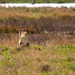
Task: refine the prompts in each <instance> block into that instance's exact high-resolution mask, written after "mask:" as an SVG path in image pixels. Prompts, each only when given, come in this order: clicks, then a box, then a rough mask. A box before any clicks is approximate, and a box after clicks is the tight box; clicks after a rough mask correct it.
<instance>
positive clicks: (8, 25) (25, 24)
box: [0, 8, 75, 75]
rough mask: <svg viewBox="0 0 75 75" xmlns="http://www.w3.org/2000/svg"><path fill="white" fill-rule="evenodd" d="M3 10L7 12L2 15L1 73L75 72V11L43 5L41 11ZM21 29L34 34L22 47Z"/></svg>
mask: <svg viewBox="0 0 75 75" xmlns="http://www.w3.org/2000/svg"><path fill="white" fill-rule="evenodd" d="M24 9H25V10H27V12H26V11H25V12H24V11H23V10H24ZM0 10H1V11H0V14H3V15H0V16H1V17H0V33H1V34H0V75H75V32H74V25H75V17H74V16H75V14H74V13H75V11H72V10H71V9H66V8H65V9H63V8H62V9H58V8H56V9H54V8H51V9H49V8H43V9H42V10H41V9H40V12H39V11H38V12H37V13H34V11H33V10H35V9H27V8H22V9H20V8H12V9H10V8H9V9H5V8H1V9H0ZM45 10H47V12H44V11H45ZM60 10H61V11H60ZM28 11H29V12H28ZM32 11H33V12H32ZM56 11H57V12H56ZM4 12H6V13H5V14H4ZM21 12H22V13H21ZM43 12H44V13H43ZM58 12H59V14H58ZM60 12H63V13H60ZM25 13H26V14H25ZM54 13H55V14H54ZM27 14H29V15H27ZM31 14H32V16H31ZM35 14H36V15H39V16H40V17H36V15H35ZM67 14H68V15H67ZM33 15H35V16H34V17H33ZM48 15H50V16H48ZM65 15H66V16H65ZM42 16H44V17H42ZM30 17H31V18H30ZM35 18H36V19H35ZM21 28H25V29H27V30H28V32H29V33H32V34H29V35H28V42H29V43H30V46H29V47H19V46H18V39H19V38H18V31H19V30H20V29H21ZM36 29H37V30H36ZM68 31H69V32H68ZM36 33H38V34H36Z"/></svg>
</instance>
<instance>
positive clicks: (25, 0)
mask: <svg viewBox="0 0 75 75" xmlns="http://www.w3.org/2000/svg"><path fill="white" fill-rule="evenodd" d="M32 1H33V0H0V3H31V2H32ZM35 1H36V3H58V2H61V3H74V2H75V0H35Z"/></svg>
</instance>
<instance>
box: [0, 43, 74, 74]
mask: <svg viewBox="0 0 75 75" xmlns="http://www.w3.org/2000/svg"><path fill="white" fill-rule="evenodd" d="M0 75H75V45H56V46H54V45H50V44H49V46H46V45H45V46H42V45H40V46H39V45H31V46H30V47H23V48H19V47H3V46H0Z"/></svg>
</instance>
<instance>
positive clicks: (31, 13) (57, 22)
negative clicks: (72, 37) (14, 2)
mask: <svg viewBox="0 0 75 75" xmlns="http://www.w3.org/2000/svg"><path fill="white" fill-rule="evenodd" d="M73 9H74V8H70V9H68V8H65V7H62V8H2V7H0V32H1V33H2V32H4V33H9V32H16V33H17V32H18V31H19V30H20V29H22V28H24V29H25V30H27V31H28V32H29V33H41V32H44V31H45V30H46V31H48V32H51V31H74V28H75V26H74V24H75V11H74V10H73Z"/></svg>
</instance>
